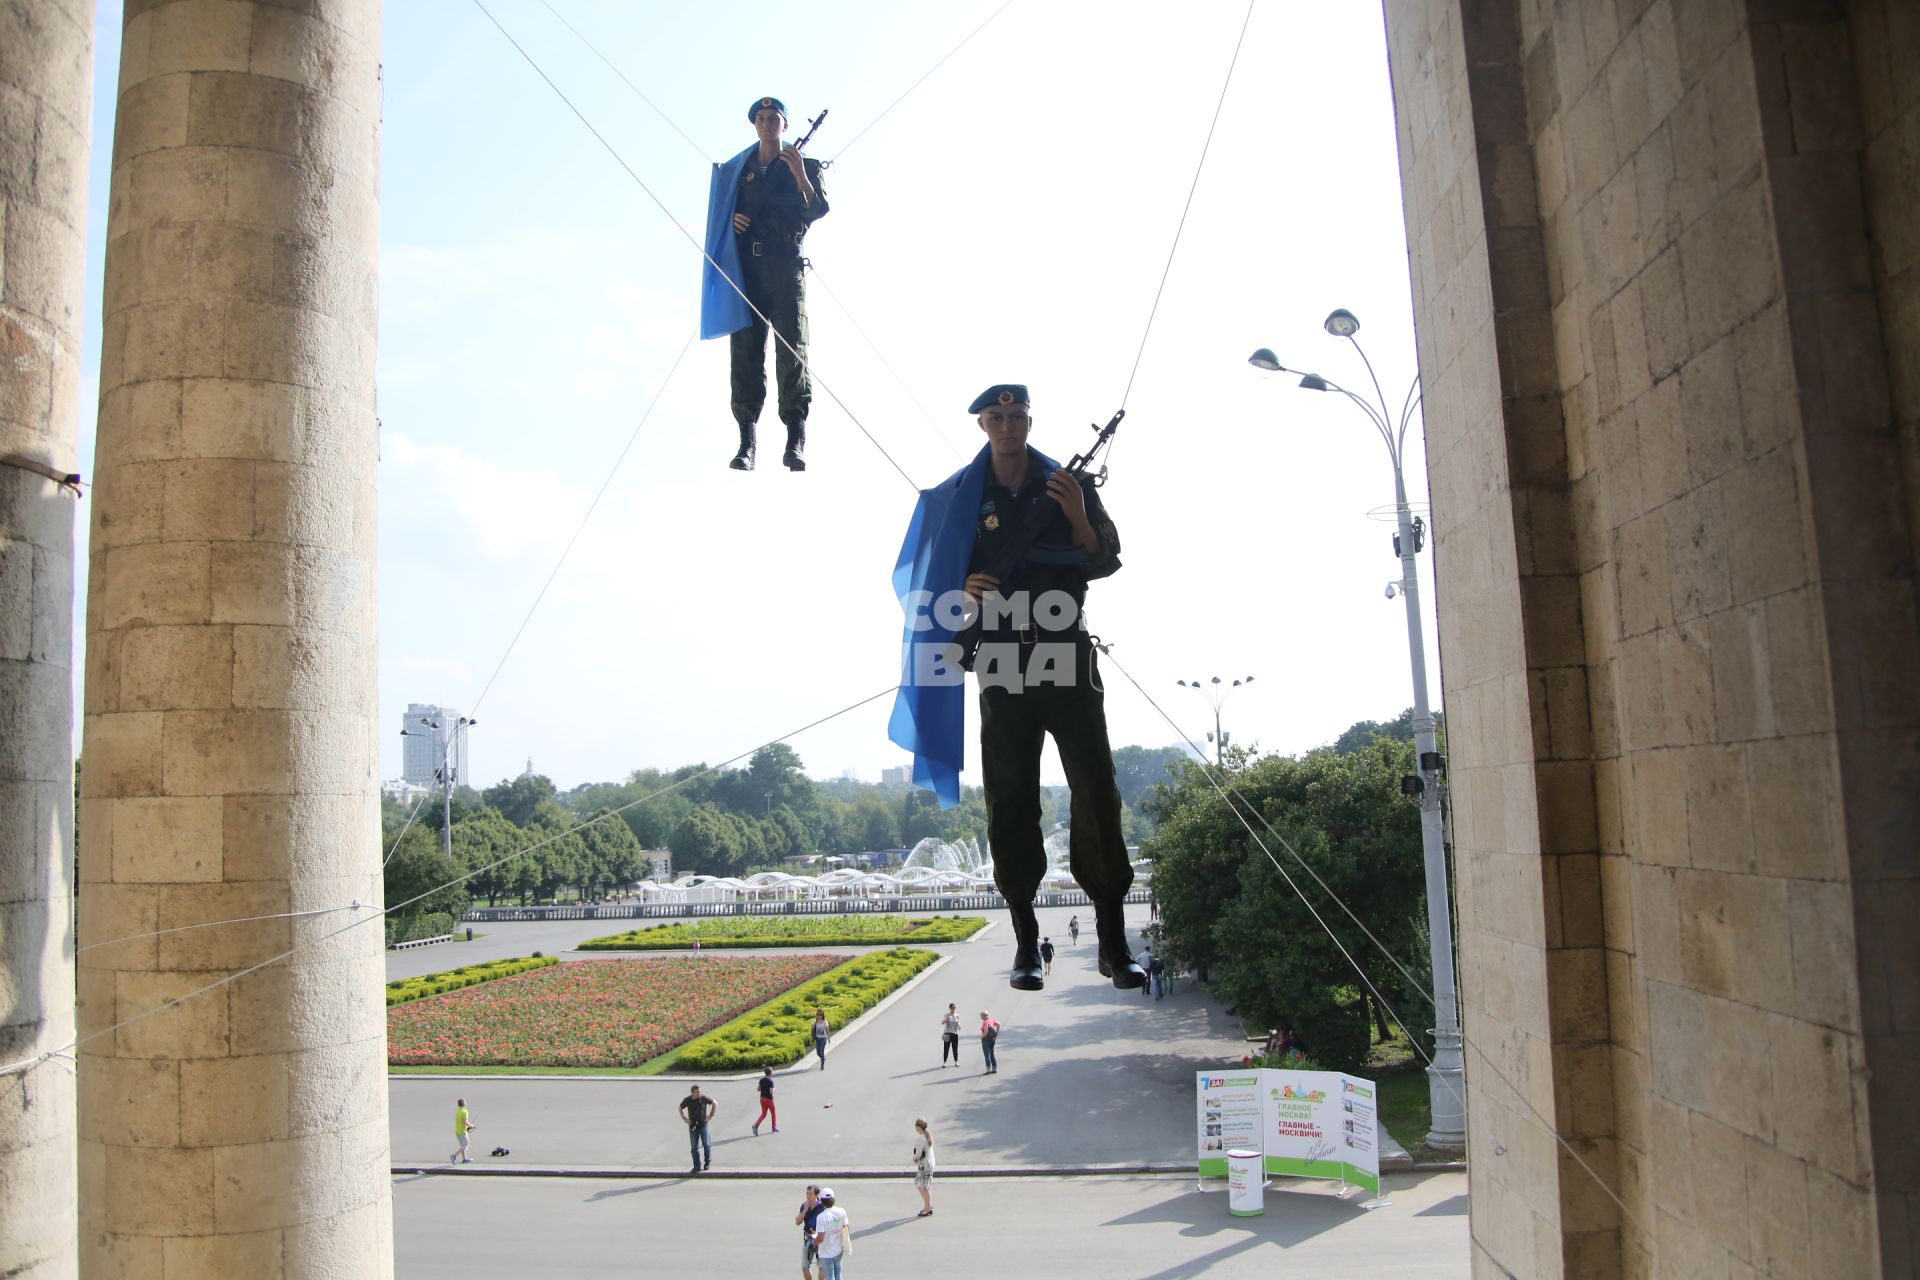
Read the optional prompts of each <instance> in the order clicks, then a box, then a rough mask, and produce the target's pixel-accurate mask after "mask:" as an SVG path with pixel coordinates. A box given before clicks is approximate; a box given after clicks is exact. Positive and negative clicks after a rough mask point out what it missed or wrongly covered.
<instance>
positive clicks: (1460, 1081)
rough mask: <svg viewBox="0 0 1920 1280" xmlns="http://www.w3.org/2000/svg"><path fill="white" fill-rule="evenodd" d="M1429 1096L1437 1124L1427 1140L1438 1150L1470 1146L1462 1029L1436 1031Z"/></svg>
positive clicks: (1429, 1131) (1428, 1144)
mask: <svg viewBox="0 0 1920 1280" xmlns="http://www.w3.org/2000/svg"><path fill="white" fill-rule="evenodd" d="M1427 1090H1428V1092H1427V1100H1428V1103H1429V1105H1430V1106H1431V1107H1432V1111H1433V1120H1432V1125H1433V1127H1432V1128H1430V1129H1429V1130H1427V1136H1426V1139H1425V1141H1426V1144H1427V1146H1428V1147H1429V1148H1431V1149H1432V1150H1435V1151H1465V1150H1466V1149H1467V1079H1466V1072H1465V1071H1464V1070H1462V1063H1461V1059H1460V1033H1459V1032H1458V1031H1454V1032H1452V1033H1451V1034H1448V1033H1447V1032H1446V1031H1440V1032H1436V1033H1435V1035H1434V1046H1433V1065H1432V1066H1430V1067H1428V1068H1427Z"/></svg>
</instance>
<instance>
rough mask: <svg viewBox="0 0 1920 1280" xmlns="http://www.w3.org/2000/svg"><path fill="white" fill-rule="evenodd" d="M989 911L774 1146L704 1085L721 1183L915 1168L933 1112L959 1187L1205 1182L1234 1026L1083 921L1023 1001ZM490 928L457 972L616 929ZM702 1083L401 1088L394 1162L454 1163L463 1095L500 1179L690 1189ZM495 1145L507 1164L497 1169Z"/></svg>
mask: <svg viewBox="0 0 1920 1280" xmlns="http://www.w3.org/2000/svg"><path fill="white" fill-rule="evenodd" d="M986 914H988V916H989V918H991V919H993V920H995V921H996V927H994V928H991V929H988V930H986V931H983V932H982V933H980V934H978V935H976V936H975V938H974V940H973V941H970V942H966V943H957V944H950V945H947V946H941V947H935V948H933V949H934V950H936V951H939V952H942V953H943V955H944V957H945V959H944V962H943V963H942V964H940V965H937V966H935V967H934V968H933V969H931V970H929V971H928V972H927V973H926V974H924V975H922V977H921V978H920V979H919V980H918V981H917V982H916V983H915V984H914V985H912V986H910V987H909V988H907V989H905V990H904V991H902V992H901V993H898V994H897V995H896V996H895V997H894V998H893V999H892V1000H891V1001H890V1002H889V1003H887V1004H885V1005H883V1006H882V1007H880V1008H879V1009H877V1010H875V1011H873V1012H870V1013H868V1014H867V1015H866V1016H865V1017H863V1018H861V1019H859V1020H858V1021H857V1022H855V1023H854V1024H853V1025H852V1026H851V1027H850V1028H847V1029H843V1030H840V1031H839V1033H838V1034H837V1035H836V1036H835V1039H834V1041H833V1047H832V1048H831V1050H830V1051H829V1053H828V1059H827V1063H828V1065H827V1069H826V1070H819V1069H818V1068H817V1065H815V1066H811V1067H807V1068H803V1069H800V1070H790V1071H788V1072H786V1073H783V1074H780V1075H779V1076H778V1078H777V1079H778V1083H777V1086H776V1092H775V1100H776V1102H777V1104H778V1106H779V1111H780V1132H779V1133H778V1134H774V1133H771V1132H769V1131H766V1130H763V1131H762V1134H761V1136H759V1137H755V1136H754V1135H753V1134H752V1132H751V1129H750V1125H751V1124H752V1122H753V1119H754V1117H755V1115H756V1114H757V1112H758V1109H759V1108H758V1103H757V1099H756V1096H755V1088H754V1083H753V1080H752V1078H751V1077H740V1078H736V1079H723V1080H714V1079H712V1078H711V1077H703V1078H702V1079H704V1080H705V1084H704V1086H703V1091H705V1092H707V1093H709V1095H710V1096H712V1097H714V1098H716V1099H717V1100H718V1103H719V1113H718V1115H717V1116H716V1118H715V1120H714V1124H713V1129H712V1136H713V1140H714V1153H713V1163H714V1168H715V1169H716V1170H717V1171H720V1172H727V1171H734V1172H740V1171H749V1172H756V1173H780V1172H791V1173H795V1174H802V1173H804V1174H806V1175H808V1176H812V1175H819V1176H822V1177H831V1176H833V1175H834V1174H836V1173H842V1174H851V1173H860V1172H875V1171H885V1170H898V1171H903V1172H904V1171H905V1170H906V1169H907V1168H908V1166H909V1163H910V1147H911V1142H912V1137H913V1120H914V1117H915V1116H922V1115H924V1116H926V1117H927V1118H928V1120H929V1122H930V1123H931V1125H932V1130H933V1133H934V1135H935V1139H936V1152H937V1157H938V1163H939V1166H940V1168H941V1169H942V1170H947V1171H952V1172H959V1171H1000V1172H1008V1171H1039V1170H1059V1169H1090V1168H1094V1169H1097V1168H1112V1169H1138V1168H1149V1167H1155V1166H1166V1165H1182V1164H1184V1165H1185V1166H1187V1167H1189V1168H1190V1167H1191V1166H1192V1162H1193V1160H1194V1158H1195V1151H1194V1145H1193V1144H1194V1132H1193V1125H1194V1102H1193V1097H1194V1094H1193V1073H1194V1072H1195V1071H1196V1070H1199V1069H1201V1068H1204V1067H1208V1066H1216V1065H1221V1064H1224V1063H1228V1062H1233V1061H1237V1060H1238V1059H1239V1057H1240V1056H1241V1055H1242V1054H1243V1053H1245V1052H1246V1050H1247V1045H1246V1043H1245V1040H1244V1038H1243V1036H1242V1034H1241V1030H1240V1027H1239V1026H1238V1024H1237V1022H1236V1021H1235V1020H1234V1019H1233V1018H1231V1017H1229V1016H1228V1015H1227V1014H1226V1013H1225V1012H1224V1011H1223V1010H1222V1009H1221V1008H1220V1007H1219V1006H1218V1005H1217V1004H1216V1003H1215V1002H1214V1001H1213V1000H1211V999H1210V998H1209V997H1208V996H1207V994H1206V992H1205V989H1204V988H1200V987H1197V986H1195V985H1194V984H1191V983H1182V984H1181V986H1180V988H1179V989H1178V990H1176V991H1175V992H1173V993H1172V994H1170V995H1168V996H1167V998H1166V999H1164V1000H1154V999H1152V998H1150V997H1146V996H1143V995H1141V994H1140V993H1139V992H1137V991H1131V992H1130V991H1117V990H1115V989H1114V988H1113V986H1112V984H1111V983H1110V982H1108V981H1107V980H1106V979H1104V978H1102V977H1100V976H1099V974H1098V972H1097V971H1096V970H1095V968H1094V952H1095V948H1094V945H1093V941H1092V928H1091V924H1092V913H1091V911H1089V910H1088V909H1086V908H1080V909H1079V910H1078V911H1077V913H1076V911H1074V910H1072V909H1069V908H1055V909H1048V910H1045V911H1042V912H1041V913H1040V914H1041V930H1042V932H1044V933H1047V934H1049V935H1050V936H1051V937H1052V938H1053V939H1054V942H1055V944H1056V945H1057V946H1058V947H1059V948H1060V952H1059V955H1058V956H1057V957H1056V959H1055V962H1054V966H1053V973H1052V975H1051V976H1050V977H1049V979H1048V981H1047V989H1046V990H1045V991H1040V992H1019V991H1013V990H1011V989H1010V988H1009V987H1008V986H1007V982H1006V971H1007V967H1008V965H1009V963H1010V962H1011V959H1012V937H1011V933H1010V931H1009V930H1008V929H1007V927H1006V924H1005V914H1004V913H1003V912H989V913H986ZM1074 914H1078V915H1079V916H1080V918H1081V922H1082V925H1083V926H1084V927H1083V928H1082V931H1081V934H1080V943H1079V945H1078V946H1077V947H1075V946H1072V945H1069V944H1068V942H1067V930H1066V924H1067V919H1068V917H1069V916H1071V915H1074ZM1145 918H1146V908H1145V907H1143V906H1142V907H1132V908H1129V923H1130V925H1132V926H1133V927H1134V928H1135V929H1137V928H1138V926H1139V925H1141V924H1144V923H1145ZM487 931H488V936H487V937H486V938H485V939H483V940H479V941H476V942H474V943H471V944H468V943H461V944H457V945H458V946H459V948H460V949H461V950H460V951H459V952H458V953H457V954H458V955H459V956H460V959H459V961H458V963H470V962H471V961H472V960H473V959H485V958H490V955H489V954H483V953H481V952H480V951H479V948H481V947H482V946H483V945H484V946H485V948H486V949H487V952H488V953H491V954H492V955H500V956H505V955H528V954H530V953H531V952H532V951H533V950H535V949H539V950H544V951H545V952H546V953H547V954H548V955H556V954H563V953H564V950H565V947H566V946H567V945H569V944H571V943H576V942H578V941H579V940H581V939H582V938H586V937H592V936H595V935H597V934H600V933H604V932H607V931H608V922H606V921H567V922H564V923H558V924H495V925H490V926H488V930H487ZM1137 936H1138V935H1137V933H1136V934H1135V937H1136V939H1137ZM452 945H453V944H443V945H441V946H436V947H423V948H419V949H418V950H417V951H410V952H397V953H394V954H393V955H391V956H390V957H389V976H390V977H399V976H404V975H405V974H406V973H417V972H431V971H432V970H433V969H436V968H445V967H449V966H448V964H447V963H446V961H445V960H444V959H441V962H440V963H437V964H434V963H423V960H422V958H421V957H420V956H419V953H420V952H431V953H434V955H435V956H436V957H442V958H443V957H446V956H448V955H452V954H456V953H455V952H453V951H451V950H450V947H451V946H452ZM468 948H472V949H473V950H471V951H469V950H468ZM593 954H599V953H593ZM948 1001H953V1002H955V1003H956V1004H957V1005H958V1006H959V1013H960V1015H961V1019H962V1026H963V1028H964V1031H963V1034H962V1036H961V1041H960V1044H961V1066H960V1067H958V1068H953V1067H943V1066H941V1065H940V1017H941V1015H942V1014H943V1013H944V1012H945V1011H946V1006H947V1002H948ZM983 1009H985V1010H990V1011H991V1012H992V1013H993V1015H994V1017H995V1018H997V1019H998V1020H999V1022H1000V1024H1001V1026H1002V1028H1003V1030H1002V1033H1001V1037H1000V1041H999V1047H998V1052H999V1059H1000V1071H999V1072H998V1073H997V1074H995V1075H991V1076H989V1075H986V1074H984V1073H983V1071H982V1065H983V1064H982V1062H981V1057H980V1043H979V1039H978V1037H977V1036H975V1035H974V1034H973V1028H974V1027H975V1026H976V1025H977V1024H978V1021H979V1014H980V1011H981V1010H983ZM809 1062H811V1059H809ZM694 1078H695V1077H684V1076H683V1077H673V1076H664V1077H652V1078H646V1079H618V1078H605V1077H586V1078H581V1077H544V1078H542V1077H532V1078H508V1077H500V1076H477V1077H466V1078H458V1079H454V1078H448V1077H432V1076H393V1077H391V1078H390V1083H389V1101H390V1106H391V1116H392V1134H393V1159H394V1165H395V1167H396V1168H405V1167H409V1166H413V1167H419V1168H431V1167H435V1166H438V1165H443V1164H444V1162H445V1161H446V1160H447V1158H448V1155H449V1153H450V1151H451V1148H452V1146H453V1143H452V1141H451V1137H450V1135H451V1133H452V1127H453V1107H454V1099H455V1098H456V1097H462V1096H463V1097H465V1098H466V1099H467V1102H468V1104H469V1106H470V1107H471V1108H472V1112H473V1119H474V1123H475V1124H476V1125H477V1126H478V1128H477V1130H476V1132H475V1133H474V1135H473V1136H474V1150H475V1152H476V1155H477V1158H478V1160H479V1161H480V1162H481V1163H482V1164H485V1165H491V1166H493V1167H494V1169H495V1170H496V1171H501V1170H504V1169H505V1168H516V1167H526V1168H532V1169H574V1170H579V1169H592V1170H607V1171H620V1172H624V1173H628V1174H631V1175H639V1174H645V1173H653V1174H660V1175H666V1174H679V1173H682V1172H685V1171H686V1170H687V1169H688V1168H689V1160H688V1147H687V1133H686V1128H685V1126H683V1125H682V1124H680V1123H679V1121H678V1119H677V1117H676V1114H675V1112H676V1108H677V1107H678V1105H679V1102H680V1099H681V1098H682V1097H684V1096H685V1094H686V1091H687V1084H688V1083H689V1081H690V1080H692V1079H694ZM495 1146H505V1147H507V1148H508V1149H509V1151H510V1152H511V1155H510V1156H508V1157H506V1158H504V1159H502V1160H494V1159H492V1158H491V1157H489V1156H487V1155H485V1154H484V1153H486V1152H488V1151H490V1150H492V1149H493V1148H494V1147H495ZM479 1167H480V1166H478V1165H477V1166H475V1167H474V1170H477V1169H478V1168H479ZM474 1170H468V1169H463V1170H462V1174H463V1175H465V1174H467V1173H469V1172H472V1171H474Z"/></svg>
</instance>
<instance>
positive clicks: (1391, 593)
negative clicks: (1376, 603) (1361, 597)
mask: <svg viewBox="0 0 1920 1280" xmlns="http://www.w3.org/2000/svg"><path fill="white" fill-rule="evenodd" d="M1399 594H1400V584H1399V583H1397V582H1389V583H1388V584H1387V599H1389V600H1391V599H1393V598H1394V597H1395V596H1397V595H1399Z"/></svg>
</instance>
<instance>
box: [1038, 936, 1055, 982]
mask: <svg viewBox="0 0 1920 1280" xmlns="http://www.w3.org/2000/svg"><path fill="white" fill-rule="evenodd" d="M1040 972H1041V973H1043V974H1048V973H1052V972H1053V939H1052V938H1042V939H1040Z"/></svg>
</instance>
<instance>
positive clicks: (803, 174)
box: [700, 98, 827, 471]
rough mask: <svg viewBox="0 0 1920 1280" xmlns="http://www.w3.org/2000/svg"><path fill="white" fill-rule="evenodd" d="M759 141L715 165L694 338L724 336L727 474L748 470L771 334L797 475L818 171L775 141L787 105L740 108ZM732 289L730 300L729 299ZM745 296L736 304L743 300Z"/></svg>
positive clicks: (803, 434)
mask: <svg viewBox="0 0 1920 1280" xmlns="http://www.w3.org/2000/svg"><path fill="white" fill-rule="evenodd" d="M747 119H748V120H749V121H751V122H752V124H753V131H754V134H755V136H756V137H757V139H758V141H757V142H756V144H755V145H753V146H751V147H748V148H747V149H746V150H745V151H742V152H741V153H740V154H739V155H736V156H734V157H733V158H732V159H731V160H729V161H727V162H726V163H725V164H724V165H718V166H715V169H714V177H713V185H712V188H711V194H710V196H709V207H708V213H707V243H706V251H707V254H708V256H709V258H710V259H711V261H710V262H709V263H708V265H707V267H706V269H705V271H704V273H703V276H702V291H701V292H702V296H701V318H700V333H701V336H702V337H706V338H717V337H719V336H720V335H721V334H729V335H731V337H730V339H729V344H730V346H731V348H732V350H731V352H730V355H731V358H732V378H731V384H732V387H731V389H732V396H731V402H732V409H733V419H734V422H735V423H736V424H737V425H738V426H739V428H740V448H739V450H738V451H737V452H736V453H735V454H734V457H733V460H732V461H731V462H729V463H728V464H727V465H728V466H730V467H732V468H733V469H734V470H735V471H751V470H753V460H754V447H755V444H756V440H755V435H754V432H755V427H756V424H757V423H758V422H759V419H760V410H761V409H762V408H764V407H765V406H766V403H767V335H768V329H769V326H771V329H772V332H773V333H774V335H775V337H774V340H773V341H774V349H773V367H774V376H775V378H776V380H777V381H778V384H779V402H780V421H781V422H782V423H784V424H785V425H786V428H787V447H786V452H785V453H784V454H783V455H782V456H781V459H780V461H781V462H782V463H783V464H785V466H786V467H787V469H788V470H790V471H805V470H806V469H807V463H806V446H807V410H808V408H809V406H810V405H811V404H812V402H813V378H812V375H811V374H810V373H809V372H808V371H807V287H806V276H805V271H806V259H805V258H804V257H803V256H802V249H801V242H802V241H803V240H804V239H805V237H806V234H807V229H808V228H809V227H811V226H812V225H813V224H814V223H815V222H817V221H819V220H820V219H821V218H824V217H825V216H826V214H827V195H826V190H825V188H824V187H823V186H822V184H821V179H820V162H819V161H818V160H808V159H806V158H805V157H803V156H802V155H801V154H800V149H799V148H798V147H796V146H794V145H793V144H791V143H784V142H782V141H781V135H782V134H784V133H785V132H786V130H787V108H786V104H785V103H783V102H781V101H780V99H778V98H760V99H757V100H756V101H755V102H754V103H753V105H752V106H750V107H748V108H747ZM729 231H731V233H732V234H730V235H729V234H728V232H729ZM736 290H737V291H736ZM743 294H744V295H745V299H744V301H743V300H742V297H741V295H743Z"/></svg>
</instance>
